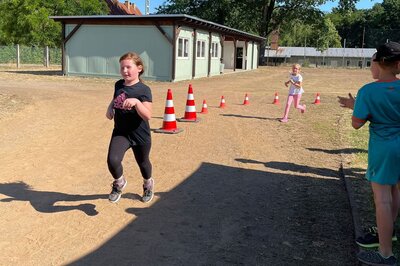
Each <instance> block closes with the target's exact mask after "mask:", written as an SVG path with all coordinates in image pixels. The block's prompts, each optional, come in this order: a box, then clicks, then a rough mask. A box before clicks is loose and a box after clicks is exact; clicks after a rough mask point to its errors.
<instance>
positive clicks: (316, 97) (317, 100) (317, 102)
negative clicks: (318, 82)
mask: <svg viewBox="0 0 400 266" xmlns="http://www.w3.org/2000/svg"><path fill="white" fill-rule="evenodd" d="M320 103H321V98H320V97H319V92H317V96H315V101H314V104H320Z"/></svg>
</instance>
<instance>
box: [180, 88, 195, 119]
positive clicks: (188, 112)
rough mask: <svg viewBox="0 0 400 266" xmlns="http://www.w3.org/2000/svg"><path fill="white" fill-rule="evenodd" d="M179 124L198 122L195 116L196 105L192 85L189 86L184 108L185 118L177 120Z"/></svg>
mask: <svg viewBox="0 0 400 266" xmlns="http://www.w3.org/2000/svg"><path fill="white" fill-rule="evenodd" d="M177 120H178V121H179V122H199V121H200V119H199V118H197V115H196V105H195V103H194V96H193V88H192V84H189V89H188V95H187V100H186V107H185V116H184V117H182V118H178V119H177Z"/></svg>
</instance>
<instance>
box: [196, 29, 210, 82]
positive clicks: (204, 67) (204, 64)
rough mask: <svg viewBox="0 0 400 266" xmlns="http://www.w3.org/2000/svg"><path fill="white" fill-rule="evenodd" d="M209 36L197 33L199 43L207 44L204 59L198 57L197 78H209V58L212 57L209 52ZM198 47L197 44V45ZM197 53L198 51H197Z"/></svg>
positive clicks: (204, 33)
mask: <svg viewBox="0 0 400 266" xmlns="http://www.w3.org/2000/svg"><path fill="white" fill-rule="evenodd" d="M209 40H210V38H209V34H208V32H205V31H198V32H197V41H204V42H205V53H204V57H202V58H197V56H196V73H195V77H196V78H201V77H207V75H208V58H209V57H210V54H209V53H208V51H209ZM195 45H196V44H195ZM196 52H197V51H196Z"/></svg>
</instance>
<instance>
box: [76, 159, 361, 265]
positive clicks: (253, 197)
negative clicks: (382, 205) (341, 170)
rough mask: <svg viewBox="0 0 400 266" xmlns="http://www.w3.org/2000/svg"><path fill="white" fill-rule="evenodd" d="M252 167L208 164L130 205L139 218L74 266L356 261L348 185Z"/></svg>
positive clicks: (332, 263) (132, 212) (312, 263)
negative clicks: (149, 199) (147, 202)
mask: <svg viewBox="0 0 400 266" xmlns="http://www.w3.org/2000/svg"><path fill="white" fill-rule="evenodd" d="M238 160H243V159H238ZM246 166H247V165H246V164H243V167H244V168H237V167H228V166H224V165H217V164H211V163H203V164H202V165H201V166H200V167H199V168H198V170H197V171H195V172H194V173H193V174H192V175H191V176H189V177H188V178H187V179H186V180H185V181H184V182H183V183H181V184H179V185H178V186H177V187H176V188H174V189H173V190H171V191H170V192H167V193H163V194H162V195H161V196H160V198H159V200H158V201H157V202H155V203H154V204H153V205H152V206H150V207H148V208H140V209H135V208H128V209H127V210H126V211H127V212H128V213H130V214H132V215H135V216H137V218H136V219H135V220H134V221H132V222H131V223H130V224H128V225H127V226H126V227H125V228H124V229H122V230H121V231H120V232H118V233H117V234H116V235H114V237H112V238H111V239H110V240H108V241H107V242H106V243H104V244H103V245H102V246H100V247H99V248H97V249H96V250H94V251H93V252H91V253H90V254H87V255H86V256H84V257H82V258H80V259H78V260H76V261H74V262H72V263H70V264H69V265H117V264H118V265H354V264H355V260H354V250H355V247H354V244H353V243H354V241H353V234H354V232H353V226H352V223H351V214H350V210H349V205H348V200H347V198H346V197H347V196H346V192H345V190H344V187H343V181H342V180H332V179H323V178H310V177H305V176H298V175H295V174H285V173H284V174H282V173H273V172H267V171H259V170H251V169H245V167H246ZM112 207H113V206H110V208H112ZM116 222H118V221H116Z"/></svg>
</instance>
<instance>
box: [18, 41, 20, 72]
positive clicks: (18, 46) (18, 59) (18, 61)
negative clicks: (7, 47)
mask: <svg viewBox="0 0 400 266" xmlns="http://www.w3.org/2000/svg"><path fill="white" fill-rule="evenodd" d="M19 66H20V61H19V44H17V68H19Z"/></svg>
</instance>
